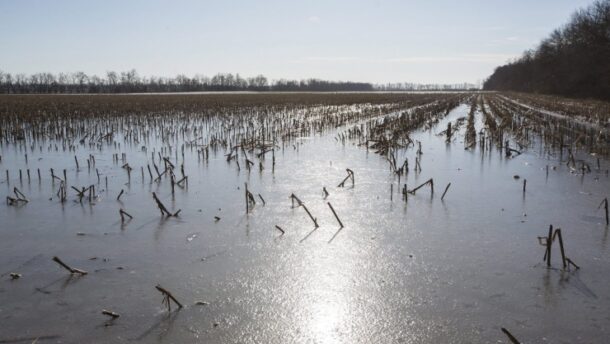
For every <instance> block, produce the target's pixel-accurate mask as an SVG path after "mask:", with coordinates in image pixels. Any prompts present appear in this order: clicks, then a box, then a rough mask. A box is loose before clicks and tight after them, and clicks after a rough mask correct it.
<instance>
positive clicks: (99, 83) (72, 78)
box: [0, 69, 373, 94]
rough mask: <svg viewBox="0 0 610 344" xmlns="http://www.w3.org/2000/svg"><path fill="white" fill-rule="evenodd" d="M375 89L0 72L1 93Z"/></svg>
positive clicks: (233, 77) (225, 76)
mask: <svg viewBox="0 0 610 344" xmlns="http://www.w3.org/2000/svg"><path fill="white" fill-rule="evenodd" d="M372 90H373V85H372V84H370V83H362V82H344V81H325V80H318V79H307V80H286V79H280V80H276V81H273V82H269V81H268V79H267V78H266V77H265V76H263V75H257V76H255V77H250V78H243V77H241V76H240V75H239V74H231V73H220V74H216V75H215V76H213V77H211V78H210V77H207V76H203V75H195V76H193V77H188V76H186V75H182V74H181V75H177V76H176V77H173V78H167V77H140V76H139V74H138V72H137V71H136V70H135V69H132V70H129V71H126V72H120V73H117V72H107V73H106V75H105V76H103V77H100V76H97V75H87V74H85V73H84V72H76V73H59V74H52V73H35V74H31V75H25V74H15V75H13V74H11V73H6V72H2V71H1V70H0V93H5V94H6V93H9V94H12V93H15V94H17V93H18V94H27V93H139V92H142V93H146V92H196V91H320V92H324V91H372Z"/></svg>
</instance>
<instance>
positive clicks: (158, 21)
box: [0, 0, 593, 83]
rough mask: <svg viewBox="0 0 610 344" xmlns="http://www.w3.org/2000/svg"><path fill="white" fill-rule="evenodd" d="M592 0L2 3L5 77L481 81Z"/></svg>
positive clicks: (0, 65) (0, 56) (0, 61)
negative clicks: (133, 72) (110, 73)
mask: <svg viewBox="0 0 610 344" xmlns="http://www.w3.org/2000/svg"><path fill="white" fill-rule="evenodd" d="M592 2H593V1H592V0H515V1H494V0H463V1H449V0H429V1H423V0H421V1H419V0H418V1H415V0H413V1H406V0H404V1H385V0H378V1H358V0H352V1H333V0H326V1H324V0H319V1H316V0H314V1H289V0H285V1H279V0H278V1H245V0H242V1H229V0H228V1H160V0H146V1H144V0H142V1H127V0H123V1H117V0H111V1H108V0H105V1H86V0H80V1H67V0H40V1H31V0H22V1H17V0H15V1H8V0H0V70H4V71H8V72H13V73H28V74H29V73H35V72H43V71H44V72H46V71H49V72H54V73H58V72H73V71H84V72H86V73H88V74H98V75H104V74H105V72H106V71H107V70H116V71H122V70H127V69H131V68H136V69H137V70H138V72H139V73H140V75H162V76H173V75H175V74H179V73H184V74H187V75H193V74H195V73H200V74H205V75H213V74H215V73H218V72H232V73H240V74H241V75H243V76H252V75H255V74H259V73H261V74H264V75H266V76H268V77H269V78H270V79H276V78H280V77H284V78H296V79H300V78H309V77H317V78H323V79H332V80H354V81H368V82H398V81H401V82H403V81H412V82H431V83H453V82H464V81H465V82H476V81H477V80H480V79H484V78H485V77H487V76H488V75H489V74H490V73H491V72H492V71H493V69H494V67H495V66H496V65H498V64H502V63H504V62H506V60H507V59H509V58H511V57H515V56H518V55H519V54H520V53H521V52H523V50H525V49H528V48H532V47H534V46H535V45H536V43H537V42H538V41H539V40H540V39H542V38H544V37H545V36H546V35H548V34H549V33H550V32H551V31H552V30H553V29H554V28H556V27H558V26H560V25H562V24H564V23H566V22H567V21H568V19H569V16H570V14H571V13H572V12H573V11H575V10H576V9H577V8H580V7H583V6H586V5H588V4H590V3H592Z"/></svg>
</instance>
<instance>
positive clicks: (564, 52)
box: [483, 0, 610, 100]
mask: <svg viewBox="0 0 610 344" xmlns="http://www.w3.org/2000/svg"><path fill="white" fill-rule="evenodd" d="M483 87H484V89H486V90H512V91H522V92H535V93H546V94H557V95H563V96H572V97H593V98H599V99H605V100H610V0H598V1H596V2H595V3H593V4H592V5H591V6H589V7H588V8H586V9H584V10H579V11H577V12H575V13H574V14H573V15H572V18H571V20H570V21H569V22H568V23H567V24H566V25H565V26H564V27H562V28H560V29H557V30H555V31H553V32H552V33H551V35H550V36H549V37H548V38H546V39H544V40H543V41H542V42H541V43H540V45H539V46H538V47H537V48H536V49H533V50H529V51H526V52H525V53H524V54H523V56H522V57H521V58H519V59H518V60H516V61H514V62H512V63H509V64H507V65H504V66H501V67H498V68H496V70H495V72H494V73H493V74H492V75H491V76H490V77H489V78H488V79H487V80H486V81H485V83H484V86H483Z"/></svg>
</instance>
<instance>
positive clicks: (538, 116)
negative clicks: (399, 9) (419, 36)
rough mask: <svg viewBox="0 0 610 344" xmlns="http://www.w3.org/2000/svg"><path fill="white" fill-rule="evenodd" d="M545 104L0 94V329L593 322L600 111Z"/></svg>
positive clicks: (224, 332) (585, 338)
mask: <svg viewBox="0 0 610 344" xmlns="http://www.w3.org/2000/svg"><path fill="white" fill-rule="evenodd" d="M543 105H544V104H542V105H541V104H536V103H535V99H521V98H518V97H516V96H514V95H511V94H503V95H499V94H478V93H475V94H472V93H434V94H432V93H431V94H421V93H420V94H418V93H410V94H406V93H405V94H400V93H396V94H366V93H364V94H335V95H333V94H330V95H328V94H326V95H321V94H292V95H291V94H281V95H273V94H271V95H270V94H265V95H262V94H243V95H235V94H233V95H231V94H224V95H151V96H146V95H141V96H131V95H130V96H121V95H119V96H2V97H0V113H1V118H0V139H1V142H0V144H1V146H0V156H1V160H0V173H1V175H0V190H2V193H3V196H4V197H6V203H5V205H3V206H0V276H1V277H0V343H31V342H34V341H37V342H38V343H75V342H96V343H117V342H146V343H148V342H153V343H155V342H160V343H189V342H207V343H293V342H294V343H510V339H509V337H508V336H507V335H506V334H505V333H503V331H502V330H501V329H502V328H505V329H506V330H507V331H509V332H510V333H512V335H513V336H514V337H516V338H518V339H519V340H520V341H522V342H524V343H545V342H547V343H601V342H605V341H606V340H607V338H608V337H609V336H610V333H609V331H610V327H609V326H608V325H609V324H610V288H609V287H608V286H609V285H610V248H609V243H608V240H609V239H608V236H609V233H608V232H609V227H608V224H607V221H608V220H607V201H606V203H605V209H604V202H603V201H604V199H607V197H608V194H609V193H610V176H609V174H608V169H609V168H610V163H609V161H608V156H609V153H610V144H609V142H610V141H609V140H610V139H609V133H608V125H607V121H608V118H607V117H604V116H597V117H596V115H595V114H592V113H591V111H589V112H588V113H586V114H582V115H581V116H578V117H575V116H574V115H573V114H572V113H567V114H566V113H558V111H559V110H558V109H556V108H544V107H543ZM430 180H431V182H428V183H427V184H425V185H423V186H422V187H421V188H419V189H418V187H419V186H421V185H422V184H424V183H426V182H427V181H430ZM449 184H450V185H449ZM155 197H156V198H157V199H158V201H157V200H155ZM600 203H601V204H600ZM161 209H165V210H161ZM174 215H175V216H174ZM550 225H552V226H553V230H555V229H557V228H560V232H559V235H556V234H555V235H554V239H551V240H548V238H547V236H548V235H549V226H550ZM551 237H553V235H551ZM560 240H561V244H562V245H563V246H562V247H561V249H560ZM549 242H551V243H552V245H551V246H550V247H551V252H550V253H551V254H550V266H549V265H548V263H549V262H547V261H545V260H544V258H545V256H546V253H545V252H546V250H547V246H544V245H542V244H548V243H549ZM562 251H563V257H562V253H561V252H562ZM54 257H57V260H59V261H60V262H63V263H64V264H65V265H66V266H65V267H64V266H62V265H60V264H58V262H57V260H56V261H54V260H53V259H54ZM562 258H563V259H562ZM564 264H565V265H564ZM70 269H71V270H72V271H69V270H70ZM84 272H87V273H86V274H84ZM156 286H160V289H158V288H155V287H156ZM164 291H166V292H167V293H165V292H164ZM168 293H169V294H168ZM168 296H172V297H174V298H175V301H177V302H179V303H180V304H181V305H182V307H181V308H180V307H179V306H178V304H177V303H175V302H174V301H172V299H171V298H168ZM165 301H167V302H165ZM168 304H169V305H171V310H169V309H168ZM103 310H106V311H107V314H102V311H103Z"/></svg>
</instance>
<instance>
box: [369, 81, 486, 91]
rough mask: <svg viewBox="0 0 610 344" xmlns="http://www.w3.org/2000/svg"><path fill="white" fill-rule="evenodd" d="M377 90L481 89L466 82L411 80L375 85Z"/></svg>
mask: <svg viewBox="0 0 610 344" xmlns="http://www.w3.org/2000/svg"><path fill="white" fill-rule="evenodd" d="M375 89H376V90H379V91H471V90H479V89H481V86H480V84H479V85H476V84H471V83H467V82H463V83H457V84H416V83H411V82H398V83H387V84H379V85H375Z"/></svg>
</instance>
